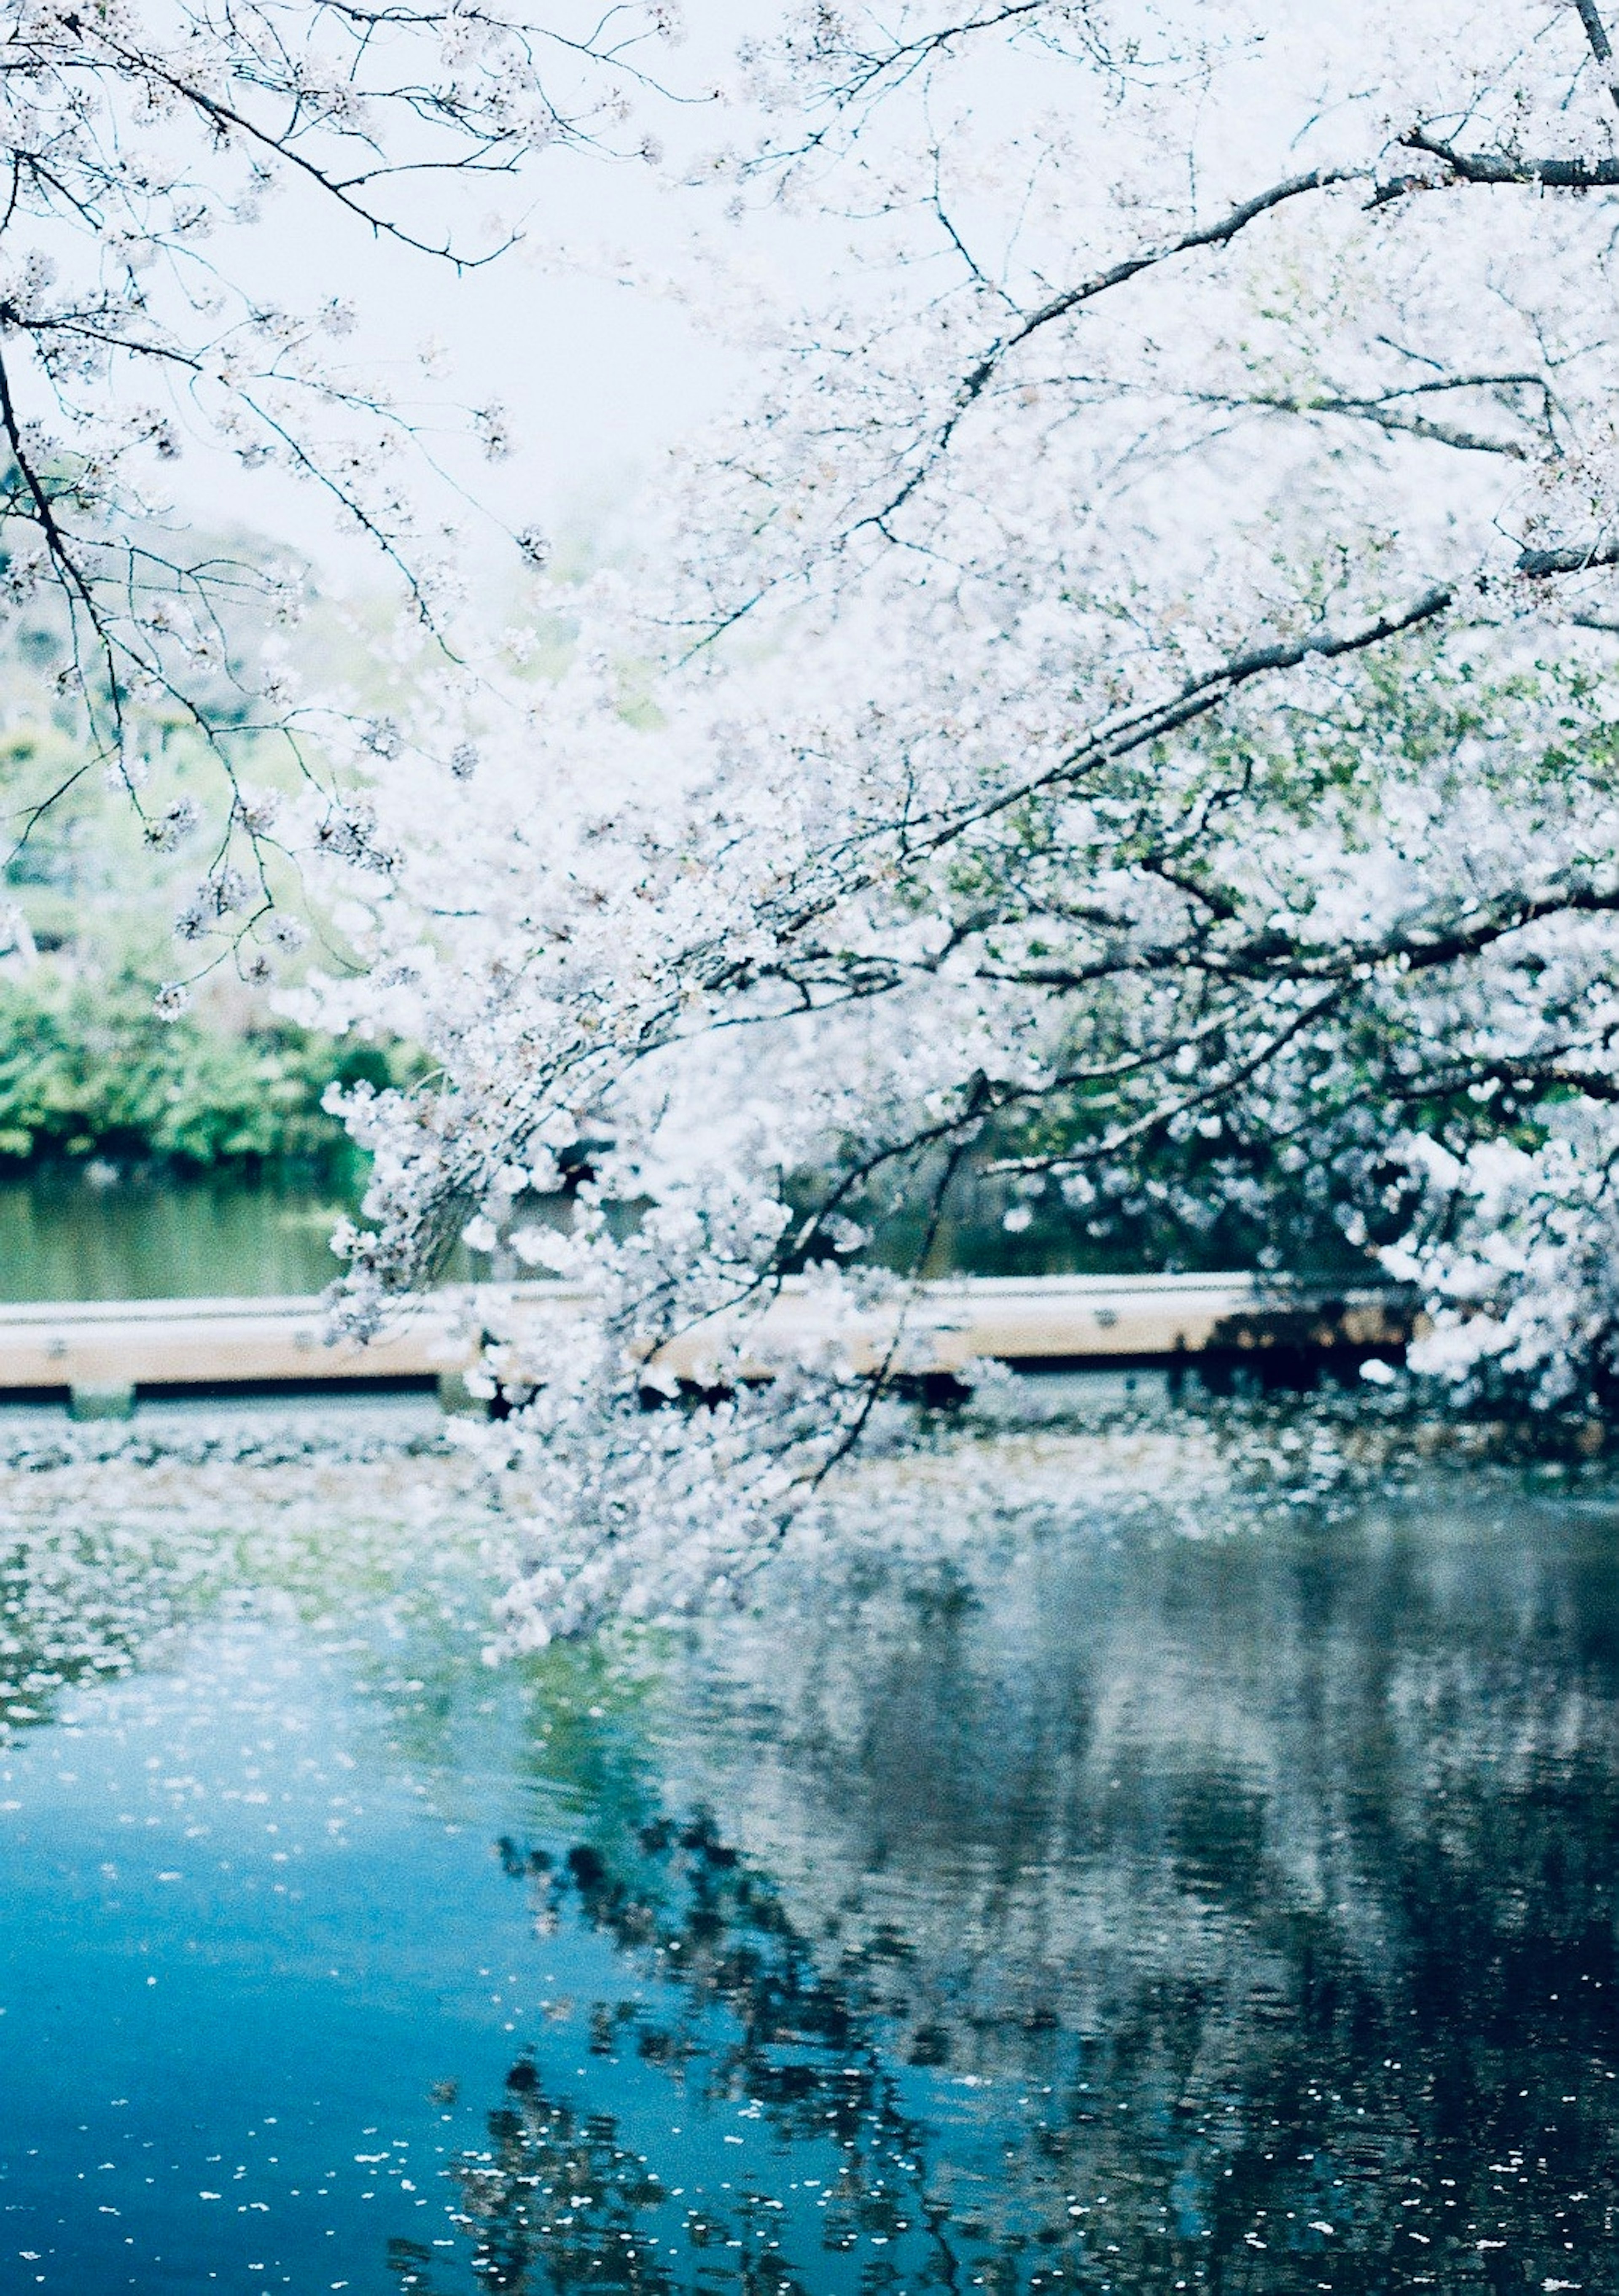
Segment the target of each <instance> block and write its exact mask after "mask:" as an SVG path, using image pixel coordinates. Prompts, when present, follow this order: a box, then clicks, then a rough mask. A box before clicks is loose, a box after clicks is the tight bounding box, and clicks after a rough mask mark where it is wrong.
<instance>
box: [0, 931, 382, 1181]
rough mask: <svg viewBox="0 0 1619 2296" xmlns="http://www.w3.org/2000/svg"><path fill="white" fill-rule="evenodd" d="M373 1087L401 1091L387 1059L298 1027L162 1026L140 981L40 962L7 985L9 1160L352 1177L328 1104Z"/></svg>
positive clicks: (3, 1038) (0, 1093)
mask: <svg viewBox="0 0 1619 2296" xmlns="http://www.w3.org/2000/svg"><path fill="white" fill-rule="evenodd" d="M334 1078H335V1079H338V1080H339V1081H341V1082H344V1083H353V1082H356V1081H357V1080H358V1079H360V1078H368V1079H369V1080H370V1081H372V1082H373V1083H386V1082H388V1081H389V1080H390V1063H389V1060H388V1054H386V1053H384V1052H383V1051H381V1050H380V1048H378V1047H376V1046H364V1045H362V1046H338V1045H336V1044H334V1043H333V1042H332V1040H331V1038H330V1037H322V1036H317V1035H315V1034H313V1033H312V1032H310V1031H307V1030H305V1029H298V1028H296V1027H294V1026H293V1025H292V1024H291V1023H290V1022H285V1021H270V1022H268V1023H267V1024H266V1025H265V1026H263V1027H255V1028H253V1029H249V1031H247V1032H245V1033H243V1032H241V1031H239V1030H233V1029H229V1028H228V1027H226V1026H225V1025H223V1024H221V1023H220V1022H218V1021H209V1018H208V1017H207V1016H206V1015H202V1016H195V1015H190V1014H188V1015H186V1016H184V1017H183V1018H182V1019H180V1020H178V1021H160V1020H159V1018H158V1017H157V1015H156V1013H154V1012H153V1010H152V1005H151V991H150V988H146V987H144V986H143V985H142V984H140V983H138V982H136V981H134V980H129V979H127V978H125V979H111V980H107V979H100V980H98V979H94V978H87V977H82V976H81V977H78V978H74V977H72V976H71V975H70V974H69V973H67V972H64V971H61V970H59V969H58V968H56V967H54V966H52V965H49V964H38V965H36V966H34V967H33V968H32V969H31V970H30V971H29V972H28V973H27V974H25V975H23V976H22V977H20V979H14V980H4V979H0V1160H6V1161H10V1162H12V1163H19V1164H20V1163H27V1164H33V1165H45V1164H63V1163H72V1162H78V1161H80V1160H86V1159H88V1158H91V1157H99V1158H102V1159H104V1160H107V1161H109V1162H111V1163H118V1164H131V1163H135V1164H151V1163H158V1164H162V1165H168V1166H172V1167H174V1168H176V1169H184V1170H189V1171H192V1172H200V1171H230V1170H235V1171H239V1172H241V1173H244V1174H249V1173H251V1174H258V1173H262V1172H263V1171H265V1170H266V1169H267V1168H272V1167H283V1168H284V1167H293V1168H299V1169H304V1170H307V1171H308V1172H310V1173H312V1174H313V1173H315V1172H319V1173H320V1175H321V1176H322V1177H326V1178H341V1177H352V1165H353V1160H354V1154H355V1152H354V1150H353V1147H352V1144H351V1143H350V1142H349V1141H348V1136H347V1135H346V1134H345V1133H344V1131H343V1128H342V1127H341V1125H339V1123H338V1122H337V1121H336V1119H334V1118H332V1117H331V1116H328V1115H327V1114H326V1112H325V1111H324V1110H323V1108H322V1106H321V1095H322V1094H323V1092H324V1090H325V1088H326V1087H327V1085H328V1084H330V1083H331V1081H332V1080H333V1079H334Z"/></svg>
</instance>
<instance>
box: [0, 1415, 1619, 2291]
mask: <svg viewBox="0 0 1619 2296" xmlns="http://www.w3.org/2000/svg"><path fill="white" fill-rule="evenodd" d="M425 1425H426V1423H425V1421H424V1422H423V1426H424V1427H425ZM293 1449H294V1447H288V1448H286V1449H285V1450H284V1451H283V1452H282V1453H277V1452H276V1451H275V1449H274V1446H273V1445H272V1446H271V1447H269V1449H268V1451H267V1452H266V1460H267V1462H268V1464H262V1465H260V1466H258V1467H256V1468H251V1469H249V1468H246V1467H243V1466H241V1464H232V1463H231V1462H230V1461H229V1460H226V1461H225V1462H224V1464H221V1463H220V1462H219V1461H218V1460H213V1459H210V1458H209V1456H205V1452H204V1450H199V1451H198V1452H197V1453H196V1455H195V1458H194V1459H192V1462H191V1464H187V1460H186V1459H185V1458H180V1459H179V1460H177V1461H170V1462H168V1464H165V1463H163V1462H161V1461H159V1462H158V1463H157V1464H155V1465H154V1464H145V1465H143V1464H140V1462H139V1461H138V1460H136V1459H135V1458H134V1456H133V1455H131V1454H127V1453H126V1454H119V1455H118V1456H116V1457H112V1458H110V1460H109V1461H107V1462H103V1463H102V1464H96V1463H95V1462H94V1461H89V1462H87V1463H86V1461H85V1460H78V1461H75V1460H74V1459H73V1458H70V1457H69V1456H67V1454H66V1453H65V1452H64V1453H63V1454H62V1455H61V1456H60V1457H59V1456H57V1455H55V1454H53V1453H51V1452H49V1451H48V1448H47V1450H46V1451H45V1452H42V1453H40V1454H39V1455H38V1456H35V1457H34V1458H33V1459H32V1460H31V1461H30V1462H29V1464H28V1467H27V1471H26V1472H21V1471H19V1472H13V1473H12V1475H11V1477H10V1480H8V1481H5V1482H4V1488H3V1489H0V1505H4V1510H5V1513H4V1538H0V1552H4V1554H5V1555H6V1556H7V1558H8V1559H7V1562H6V1565H5V1574H4V1575H5V1588H4V1603H5V1609H4V1622H5V1623H4V1635H3V1636H0V1651H4V1652H6V1653H7V1655H6V1657H5V1660H4V1683H5V1687H4V1694H3V1696H0V1706H3V1707H4V1714H5V1721H6V1742H5V1743H4V1749H3V1751H0V1859H3V1860H4V1867H3V1870H4V1877H5V1886H4V1902H3V1908H0V2287H3V2288H4V2289H6V2290H11V2289H12V2288H15V2289H19V2290H31V2289H35V2288H39V2289H45V2290H53V2291H61V2292H69V2296H86V2292H88V2291H91V2290H94V2291H96V2292H104V2291H111V2290H116V2289H136V2290H139V2291H142V2292H157V2291H169V2290H173V2291H182V2290H184V2291H197V2290H206V2289H210V2288H215V2287H217V2288H220V2289H222V2290H223V2289H229V2290H232V2291H241V2290H250V2289H260V2288H263V2289H272V2288H279V2289H289V2288H290V2289H294V2290H297V2291H298V2292H305V2291H321V2292H325V2291H338V2290H350V2291H353V2292H356V2296H361V2292H372V2296H383V2292H390V2296H398V2292H412V2291H413V2292H437V2296H450V2292H459V2296H470V2292H473V2291H478V2290H483V2291H509V2292H516V2291H531V2292H536V2296H537V2292H540V2291H553V2290H555V2291H563V2290H576V2289H608V2290H622V2291H631V2290H634V2291H643V2290H644V2291H671V2292H673V2291H688V2290H690V2291H693V2292H696V2291H707V2292H715V2296H718V2292H731V2291H736V2292H743V2291H747V2292H765V2291H768V2292H771V2296H796V2292H808V2296H820V2292H827V2296H833V2292H838V2296H841V2292H849V2296H855V2292H860V2296H865V2292H871V2296H878V2292H883V2296H913V2292H921V2291H934V2290H957V2291H967V2290H969V2289H974V2288H984V2289H990V2290H996V2291H1003V2292H1008V2296H1010V2292H1022V2291H1030V2292H1034V2291H1044V2290H1056V2289H1063V2290H1084V2291H1095V2292H1099V2296H1100V2292H1111V2291H1129V2292H1132V2296H1139V2292H1149V2291H1150V2292H1155V2296H1156V2292H1158V2291H1163V2292H1165V2296H1167V2292H1170V2291H1174V2290H1180V2289H1207V2290H1220V2291H1238V2290H1240V2291H1247V2292H1263V2296H1271V2292H1274V2296H1296V2292H1299V2291H1307V2290H1312V2289H1316V2288H1321V2289H1327V2290H1330V2291H1333V2292H1335V2296H1344V2292H1365V2296H1372V2292H1385V2291H1390V2290H1404V2289H1407V2288H1410V2289H1419V2288H1437V2289H1443V2290H1463V2289H1466V2290H1489V2291H1500V2292H1505V2291H1507V2290H1511V2291H1513V2292H1519V2291H1522V2290H1523V2289H1525V2288H1526V2287H1527V2288H1530V2289H1533V2290H1536V2291H1555V2290H1564V2289H1567V2290H1574V2289H1582V2290H1611V2289H1615V2288H1619V2240H1616V2239H1615V2209H1616V2208H1619V2020H1616V2017H1615V1987H1616V1986H1619V1956H1616V1954H1615V1885H1616V1882H1619V1860H1616V1858H1615V1850H1616V1849H1619V1569H1616V1565H1619V1508H1615V1505H1613V1504H1612V1503H1611V1502H1610V1501H1609V1500H1608V1499H1607V1497H1603V1496H1602V1495H1601V1494H1600V1493H1595V1494H1588V1495H1586V1496H1584V1497H1581V1496H1578V1495H1573V1496H1571V1495H1570V1494H1569V1493H1567V1492H1566V1491H1558V1490H1556V1489H1549V1488H1541V1487H1540V1486H1538V1485H1537V1483H1536V1482H1535V1481H1534V1480H1533V1478H1525V1479H1523V1480H1516V1481H1515V1480H1510V1479H1508V1478H1505V1477H1503V1476H1491V1477H1486V1476H1484V1475H1483V1474H1476V1475H1470V1476H1469V1475H1464V1474H1460V1473H1452V1474H1440V1473H1438V1472H1435V1473H1433V1474H1431V1475H1428V1476H1426V1477H1419V1478H1418V1479H1417V1480H1416V1482H1415V1484H1414V1487H1413V1488H1410V1489H1409V1490H1407V1491H1406V1492H1404V1493H1402V1495H1401V1496H1399V1497H1394V1498H1388V1499H1381V1500H1375V1501H1364V1502H1361V1503H1357V1504H1356V1505H1353V1506H1341V1505H1340V1506H1338V1507H1336V1508H1328V1507H1319V1508H1312V1507H1308V1506H1287V1505H1280V1504H1273V1503H1271V1502H1269V1501H1261V1500H1258V1499H1255V1504H1254V1506H1253V1508H1252V1510H1251V1512H1250V1513H1249V1515H1248V1518H1247V1521H1244V1520H1243V1517H1242V1512H1241V1510H1240V1508H1239V1509H1238V1510H1237V1511H1236V1513H1235V1515H1234V1516H1233V1515H1232V1513H1231V1510H1229V1509H1228V1510H1226V1511H1225V1513H1222V1515H1221V1517H1220V1519H1219V1521H1215V1520H1214V1518H1213V1516H1212V1515H1211V1516H1209V1517H1208V1518H1207V1519H1205V1517H1204V1516H1203V1515H1202V1514H1201V1513H1200V1511H1199V1499H1198V1487H1197V1482H1196V1480H1195V1476H1193V1475H1192V1473H1191V1471H1190V1468H1189V1480H1188V1482H1187V1486H1186V1488H1184V1489H1183V1490H1182V1491H1181V1492H1180V1493H1179V1494H1178V1495H1174V1496H1173V1504H1171V1503H1168V1502H1166V1503H1165V1505H1163V1506H1161V1507H1155V1506H1152V1505H1147V1506H1142V1505H1136V1506H1133V1507H1132V1508H1129V1509H1118V1510H1116V1509H1113V1508H1111V1507H1110V1505H1109V1504H1108V1502H1107V1500H1106V1498H1105V1497H1098V1495H1097V1489H1096V1486H1095V1481H1094V1478H1093V1477H1092V1475H1091V1473H1090V1472H1089V1470H1088V1467H1087V1454H1086V1451H1085V1447H1084V1445H1083V1443H1075V1444H1072V1445H1069V1446H1068V1447H1065V1446H1064V1445H1063V1444H1062V1443H1060V1442H1057V1441H1053V1442H1052V1443H1051V1444H1049V1445H1048V1446H1047V1447H1046V1449H1045V1451H1044V1452H1043V1455H1042V1456H1043V1465H1042V1474H1043V1484H1042V1490H1043V1497H1042V1499H1041V1502H1040V1504H1039V1505H1032V1506H1031V1507H1030V1508H1029V1509H1027V1510H1026V1512H1025V1513H1019V1512H1018V1506H1017V1505H1015V1504H1013V1503H1011V1502H1012V1500H1013V1499H1015V1494H1016V1479H1015V1477H1011V1476H1009V1477H1008V1478H1007V1479H1006V1480H1005V1481H1004V1485H1003V1499H1005V1503H1004V1504H1002V1506H1001V1507H1000V1510H999V1512H998V1513H997V1514H996V1515H995V1517H994V1519H993V1521H992V1522H989V1523H988V1524H987V1526H986V1528H985V1529H984V1530H983V1532H982V1535H975V1537H974V1538H970V1539H964V1540H961V1541H958V1542H956V1544H955V1545H954V1546H953V1547H951V1548H949V1549H948V1550H941V1551H940V1552H939V1553H938V1554H936V1555H934V1556H933V1557H932V1559H928V1557H927V1556H926V1555H925V1554H924V1555H922V1556H920V1558H919V1557H916V1556H913V1557H912V1558H911V1559H909V1560H907V1561H905V1562H903V1563H902V1562H898V1561H890V1560H887V1559H885V1554H884V1551H883V1548H882V1546H881V1545H880V1543H879V1542H876V1541H872V1542H871V1543H869V1544H867V1545H864V1546H858V1547H857V1549H856V1550H855V1551H854V1553H853V1554H851V1556H850V1558H849V1559H848V1560H847V1561H846V1562H845V1563H844V1564H842V1565H840V1566H838V1567H837V1568H834V1567H833V1566H832V1565H830V1564H829V1563H826V1562H822V1563H820V1564H817V1565H814V1566H812V1565H810V1564H808V1563H806V1564H805V1565H804V1566H803V1567H802V1568H801V1569H799V1570H796V1571H793V1570H786V1569H784V1570H783V1571H782V1572H781V1575H780V1576H779V1578H778V1579H776V1580H775V1581H773V1582H768V1583H769V1599H768V1601H767V1603H766V1604H765V1607H764V1608H763V1609H762V1610H760V1611H758V1612H757V1613H756V1614H752V1615H747V1616H734V1617H727V1618H724V1619H719V1620H711V1621H708V1622H707V1623H706V1624H704V1625H701V1626H699V1627H697V1628H691V1629H689V1630H681V1631H679V1632H675V1631H669V1632H666V1633H663V1634H642V1635H641V1636H637V1637H634V1638H616V1639H615V1638H609V1639H606V1640H604V1641H602V1642H601V1643H598V1644H592V1645H588V1646H585V1647H583V1648H576V1649H565V1650H560V1651H552V1652H549V1653H546V1654H544V1656H542V1657H541V1658H539V1659H535V1660H529V1661H523V1662H521V1663H516V1664H513V1663H508V1664H503V1665H500V1666H492V1665H490V1664H488V1663H487V1662H486V1659H485V1655H484V1651H485V1644H486V1641H487V1632H488V1627H487V1598H488V1593H489V1588H488V1586H487V1583H486V1580H485V1579H484V1577H483V1575H482V1565H481V1563H480V1562H479V1554H480V1539H481V1538H482V1536H483V1535H484V1533H485V1532H486V1531H487V1529H488V1527H489V1525H488V1520H487V1516H486V1515H484V1514H481V1513H479V1507H480V1505H482V1502H481V1501H479V1500H478V1499H477V1497H476V1493H475V1490H474V1487H473V1485H472V1484H471V1483H470V1481H469V1480H467V1479H466V1477H465V1476H464V1474H462V1472H461V1471H460V1470H458V1469H456V1468H454V1466H453V1465H446V1463H445V1462H444V1461H443V1460H442V1459H441V1458H440V1457H439V1456H437V1452H436V1450H435V1448H434V1447H433V1444H432V1442H431V1441H430V1440H429V1439H428V1438H427V1436H426V1435H425V1434H424V1435H423V1437H422V1439H421V1443H420V1444H419V1445H418V1447H417V1448H416V1449H415V1450H414V1451H413V1450H412V1449H411V1448H410V1447H395V1448H393V1449H392V1450H389V1449H388V1447H387V1446H386V1445H384V1446H383V1447H382V1448H381V1449H380V1450H378V1451H376V1452H375V1453H374V1454H373V1455H372V1456H370V1457H369V1458H364V1457H361V1456H359V1455H357V1454H356V1455H355V1457H352V1458H350V1459H349V1460H348V1463H347V1464H344V1463H343V1462H342V1461H338V1462H337V1463H335V1464H333V1463H331V1462H327V1463H325V1464H323V1462H322V1461H321V1459H320V1458H318V1457H316V1458H315V1459H313V1460H312V1461H303V1462H300V1461H299V1460H298V1458H296V1457H295V1456H293ZM1008 1456H1011V1455H1010V1454H1009V1455H1008ZM1019 1456H1021V1455H1019ZM356 1459H357V1464H356ZM198 1461H200V1464H198V1463H197V1462H198ZM980 1465H981V1466H982V1468H983V1470H984V1472H985V1475H986V1477H987V1480H989V1481H991V1482H992V1483H993V1482H995V1481H996V1480H998V1479H999V1475H1000V1471H999V1468H998V1466H997V1464H996V1462H995V1460H994V1459H993V1458H988V1459H986V1460H985V1461H982V1462H980ZM885 1472H888V1473H889V1474H890V1479H891V1480H890V1488H889V1497H890V1503H891V1502H892V1498H893V1492H894V1490H895V1488H897V1489H898V1490H899V1492H900V1494H901V1497H902V1499H903V1497H904V1490H905V1488H907V1487H906V1485H905V1483H904V1471H903V1470H887V1471H885ZM895 1476H898V1478H899V1480H898V1481H897V1483H895V1482H894V1481H893V1480H892V1479H893V1477H895ZM942 1488H948V1479H947V1478H946V1479H945V1480H944V1481H941V1480H940V1478H939V1476H938V1475H937V1474H935V1475H934V1477H933V1478H932V1480H928V1479H927V1478H926V1477H924V1478H923V1479H922V1480H920V1481H919V1483H918V1484H917V1486H916V1493H915V1504H916V1506H917V1508H918V1509H919V1510H920V1511H926V1510H927V1509H929V1508H936V1506H937V1505H939V1493H940V1490H941V1489H942ZM1007 1494H1010V1497H1007V1496H1006V1495H1007Z"/></svg>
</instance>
